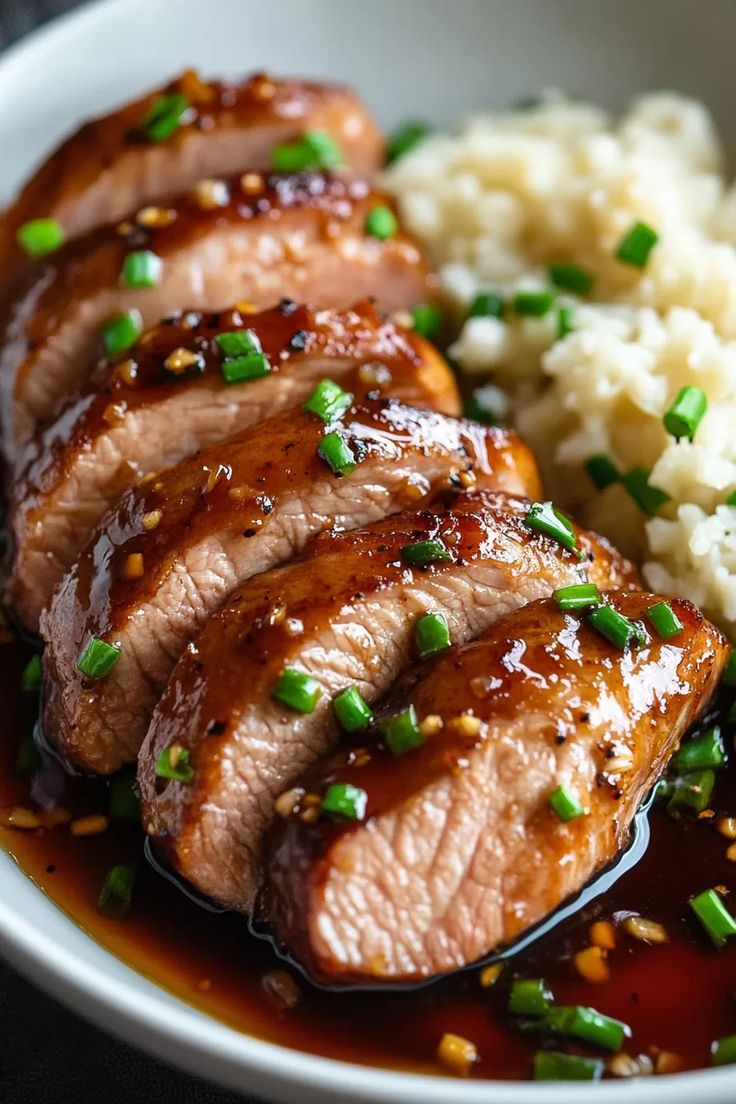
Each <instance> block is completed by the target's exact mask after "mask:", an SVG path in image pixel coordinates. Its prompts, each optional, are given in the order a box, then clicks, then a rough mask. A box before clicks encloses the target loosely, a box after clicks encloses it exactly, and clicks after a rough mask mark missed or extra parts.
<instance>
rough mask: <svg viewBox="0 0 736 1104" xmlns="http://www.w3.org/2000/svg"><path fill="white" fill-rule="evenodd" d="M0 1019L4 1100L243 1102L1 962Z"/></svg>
mask: <svg viewBox="0 0 736 1104" xmlns="http://www.w3.org/2000/svg"><path fill="white" fill-rule="evenodd" d="M76 6H77V0H0V51H2V50H4V49H5V48H6V47H7V46H9V45H10V44H11V43H12V42H14V41H15V40H16V39H18V38H20V37H21V36H22V35H24V34H27V33H28V32H29V31H31V30H33V28H34V27H36V26H38V24H40V23H43V22H45V21H46V20H48V19H51V18H52V17H53V16H55V15H58V14H59V13H60V12H63V11H66V10H68V9H69V8H73V7H76ZM0 1023H2V1043H1V1044H0V1100H2V1102H3V1104H100V1101H103V1102H104V1104H151V1102H152V1101H153V1102H155V1104H243V1098H242V1097H239V1096H235V1095H233V1094H232V1093H229V1092H225V1091H224V1090H222V1089H218V1088H216V1087H215V1086H212V1085H208V1084H205V1083H204V1082H202V1081H198V1080H196V1079H195V1078H191V1077H187V1076H185V1075H184V1074H181V1073H178V1072H176V1071H173V1070H170V1069H169V1068H167V1067H165V1066H163V1065H161V1064H160V1063H158V1062H154V1061H152V1060H151V1059H150V1058H148V1057H146V1056H145V1055H143V1054H140V1053H139V1052H138V1051H135V1050H133V1049H131V1048H130V1047H128V1046H126V1045H125V1044H124V1043H122V1042H120V1041H119V1040H118V1039H114V1038H112V1037H110V1036H108V1035H105V1034H103V1033H102V1032H101V1031H98V1030H96V1029H95V1028H93V1027H91V1026H90V1025H89V1024H87V1023H85V1022H84V1021H82V1020H80V1019H78V1018H77V1017H76V1016H74V1015H72V1013H70V1012H68V1011H67V1010H66V1009H64V1008H62V1007H61V1006H60V1005H58V1004H57V1003H56V1002H55V1001H54V1000H53V999H51V998H50V997H48V996H46V995H45V994H44V993H41V992H39V990H38V989H36V988H34V987H33V986H31V985H29V984H28V983H27V982H26V981H24V980H23V979H22V978H20V977H19V976H18V974H16V973H15V972H14V971H13V970H12V969H9V968H8V967H6V966H4V965H3V964H2V963H0ZM246 1087H247V1086H246Z"/></svg>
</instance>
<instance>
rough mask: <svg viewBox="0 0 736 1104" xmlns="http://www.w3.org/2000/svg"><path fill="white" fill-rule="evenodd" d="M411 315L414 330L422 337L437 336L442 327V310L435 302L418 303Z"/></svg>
mask: <svg viewBox="0 0 736 1104" xmlns="http://www.w3.org/2000/svg"><path fill="white" fill-rule="evenodd" d="M411 317H412V320H413V322H414V332H415V333H418V334H419V335H420V337H428V338H433V337H436V336H437V334H438V333H439V332H440V328H441V327H442V311H441V310H440V309H439V307H436V306H435V305H434V303H417V305H416V306H415V307H413V308H412V312H411Z"/></svg>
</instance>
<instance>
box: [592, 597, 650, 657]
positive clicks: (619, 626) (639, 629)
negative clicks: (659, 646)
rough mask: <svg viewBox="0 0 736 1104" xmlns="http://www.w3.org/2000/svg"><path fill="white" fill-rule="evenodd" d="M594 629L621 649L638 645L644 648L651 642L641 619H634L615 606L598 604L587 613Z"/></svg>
mask: <svg viewBox="0 0 736 1104" xmlns="http://www.w3.org/2000/svg"><path fill="white" fill-rule="evenodd" d="M587 617H588V621H590V623H591V625H592V626H593V628H594V629H597V630H598V632H599V633H600V634H601V635H602V636H605V638H606V640H610V641H611V643H612V644H615V645H616V647H617V648H620V649H621V651H625V650H626V649H627V648H631V647H634V646H636V647H637V648H643V647H645V646H646V644H647V643H648V642H649V637H648V636H647V631H646V629H645V628H644V626H643V625H642V623H641V622H640V621H632V620H631V618H630V617H626V616H625V615H624V614H623V613H619V612H618V610H615V609H614V608H613V606H598V608H597V609H593V610H591V611H590V613H589V614H588V615H587Z"/></svg>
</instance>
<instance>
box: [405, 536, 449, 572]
mask: <svg viewBox="0 0 736 1104" xmlns="http://www.w3.org/2000/svg"><path fill="white" fill-rule="evenodd" d="M401 557H402V559H404V560H406V562H407V563H410V564H412V565H413V566H414V567H429V565H430V564H433V563H441V562H442V561H443V560H450V559H452V557H451V556H450V553H449V552H448V551H447V549H446V548H445V546H444V544H443V543H442V541H441V540H437V539H433V540H421V541H415V542H414V543H413V544H405V545H404V547H403V548H402V549H401Z"/></svg>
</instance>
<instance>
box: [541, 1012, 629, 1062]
mask: <svg viewBox="0 0 736 1104" xmlns="http://www.w3.org/2000/svg"><path fill="white" fill-rule="evenodd" d="M540 1026H541V1028H542V1030H545V1031H551V1032H553V1033H555V1034H559V1035H570V1036H572V1037H573V1038H574V1039H582V1041H583V1042H585V1043H590V1044H591V1045H592V1046H597V1047H602V1048H603V1049H604V1050H610V1051H618V1050H620V1049H621V1047H622V1045H623V1041H624V1039H625V1038H626V1037H627V1036H629V1035H631V1029H630V1028H629V1027H628V1025H627V1024H625V1023H622V1022H621V1021H620V1020H614V1019H611V1017H610V1016H604V1015H603V1014H602V1013H600V1012H596V1010H595V1008H585V1007H583V1006H582V1005H571V1006H564V1005H560V1006H559V1007H553V1008H551V1009H550V1010H549V1012H547V1014H546V1015H545V1017H544V1019H543V1020H542V1021H540Z"/></svg>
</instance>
